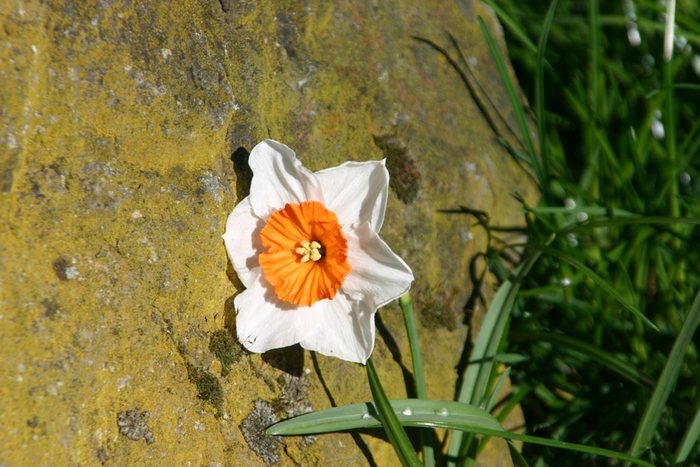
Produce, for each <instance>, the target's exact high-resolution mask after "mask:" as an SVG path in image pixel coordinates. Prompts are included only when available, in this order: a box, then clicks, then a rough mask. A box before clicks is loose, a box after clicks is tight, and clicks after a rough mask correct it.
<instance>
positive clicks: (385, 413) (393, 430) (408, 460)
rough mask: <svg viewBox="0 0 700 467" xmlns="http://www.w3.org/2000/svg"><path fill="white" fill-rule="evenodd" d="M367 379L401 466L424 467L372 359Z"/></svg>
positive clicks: (368, 365) (380, 418) (369, 363)
mask: <svg viewBox="0 0 700 467" xmlns="http://www.w3.org/2000/svg"><path fill="white" fill-rule="evenodd" d="M367 379H368V381H369V388H370V390H371V391H372V397H373V398H374V403H375V405H376V407H377V412H378V414H379V420H380V421H381V424H382V425H383V426H384V431H385V432H386V435H387V437H388V438H389V442H390V443H391V445H392V446H393V447H394V450H395V451H396V455H397V456H398V458H399V460H400V461H401V465H403V466H412V467H418V466H420V465H422V464H421V462H420V460H419V459H418V456H417V455H416V453H415V451H414V450H413V445H412V444H411V441H410V440H409V439H408V435H407V434H406V431H405V430H404V429H403V426H401V423H400V422H399V420H398V418H396V413H395V412H394V409H393V408H392V406H391V404H390V403H389V399H388V398H387V397H386V393H385V392H384V388H383V387H382V383H381V382H380V381H379V376H378V375H377V371H376V369H375V368H374V362H372V358H371V357H370V359H369V360H367Z"/></svg>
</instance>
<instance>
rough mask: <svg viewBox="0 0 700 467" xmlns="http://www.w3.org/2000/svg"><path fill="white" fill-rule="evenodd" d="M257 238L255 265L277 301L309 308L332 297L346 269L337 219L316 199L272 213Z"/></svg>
mask: <svg viewBox="0 0 700 467" xmlns="http://www.w3.org/2000/svg"><path fill="white" fill-rule="evenodd" d="M260 237H261V240H262V244H263V246H264V247H266V248H267V250H266V251H264V252H263V253H260V255H259V257H258V259H259V261H260V266H261V268H262V271H263V274H264V275H265V278H266V279H267V280H268V281H269V282H270V284H272V286H273V288H274V291H275V295H277V297H278V298H279V299H280V300H284V301H286V302H289V303H292V304H295V305H301V306H309V305H312V304H313V303H316V302H317V301H319V300H322V299H324V298H333V297H334V296H335V294H336V293H337V292H338V290H339V289H340V286H341V285H342V284H343V281H344V280H345V276H347V275H348V273H349V272H350V265H349V264H348V257H347V251H348V242H347V240H346V239H345V237H344V236H343V232H342V230H341V228H340V224H339V223H338V218H337V216H336V215H335V213H333V212H332V211H329V210H328V209H326V207H325V206H324V205H323V204H322V203H319V202H318V201H306V202H304V203H301V204H286V205H285V206H284V208H283V209H280V210H279V211H276V212H273V213H272V215H271V216H270V218H269V219H268V220H267V224H265V227H263V229H262V231H261V232H260Z"/></svg>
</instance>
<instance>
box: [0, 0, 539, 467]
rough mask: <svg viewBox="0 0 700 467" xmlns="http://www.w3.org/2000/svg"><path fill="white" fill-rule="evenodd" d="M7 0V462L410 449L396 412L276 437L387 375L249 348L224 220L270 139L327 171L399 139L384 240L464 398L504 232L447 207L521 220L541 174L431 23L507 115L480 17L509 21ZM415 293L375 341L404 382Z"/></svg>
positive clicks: (436, 358)
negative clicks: (365, 424)
mask: <svg viewBox="0 0 700 467" xmlns="http://www.w3.org/2000/svg"><path fill="white" fill-rule="evenodd" d="M0 9H1V10H2V16H0V18H2V19H0V21H1V26H2V27H0V82H2V87H0V342H2V343H3V345H2V349H1V350H0V375H1V376H2V384H0V420H1V421H2V425H3V429H2V434H1V435H0V465H8V466H20V465H78V464H79V465H94V464H97V463H103V464H108V465H139V464H158V463H166V462H167V463H168V464H171V465H186V464H195V465H224V464H225V465H255V464H263V463H268V464H274V463H277V462H279V463H282V464H291V463H300V464H325V465H329V464H330V462H331V461H332V463H333V464H335V465H342V464H345V463H347V464H358V463H360V464H361V463H366V462H367V458H366V456H367V455H368V453H371V454H370V455H371V456H372V457H373V458H374V460H375V461H376V462H378V463H380V464H386V463H393V462H395V458H394V457H393V453H392V450H391V447H390V446H389V445H388V444H387V443H385V442H384V441H382V440H381V438H380V437H379V435H380V432H379V431H376V432H374V433H372V434H369V435H366V434H365V435H362V436H361V437H360V436H359V435H355V436H351V435H350V434H336V435H324V436H319V437H306V438H302V437H298V438H286V439H279V440H278V439H274V438H267V437H265V436H263V435H261V430H262V429H263V428H264V427H265V426H267V425H269V424H270V423H271V422H273V421H274V420H277V419H279V418H286V417H287V416H291V415H296V414H300V413H303V412H305V411H308V410H310V409H312V408H313V409H322V408H326V407H329V406H330V405H331V404H333V403H335V404H345V403H350V402H358V401H364V400H369V399H370V393H369V390H368V387H367V384H366V382H365V381H366V379H365V377H364V369H363V367H361V366H359V365H354V364H349V363H346V362H342V361H339V360H335V359H329V358H326V357H323V356H314V355H311V354H309V353H308V352H303V351H302V350H301V349H300V348H298V347H294V348H290V349H283V350H279V351H275V352H270V353H268V354H266V355H262V356H260V355H252V354H249V353H247V352H246V351H244V350H243V349H242V348H241V347H240V345H239V344H238V342H237V341H236V340H235V338H234V337H232V336H234V335H235V333H232V332H233V325H234V324H233V323H234V321H235V319H234V316H233V314H234V312H233V310H232V309H231V302H232V300H231V299H232V297H233V296H234V294H235V293H236V292H237V291H238V290H240V284H239V283H238V282H237V280H236V278H235V277H234V275H233V274H232V273H231V269H230V265H229V266H228V267H227V259H226V255H225V252H224V248H223V244H222V241H221V234H222V233H223V230H224V224H225V220H226V217H227V215H228V213H229V212H230V210H231V209H232V208H233V206H234V205H235V203H236V202H237V201H238V200H240V199H241V198H242V197H244V196H245V195H246V190H247V187H248V184H249V176H250V174H249V171H248V169H247V166H246V161H245V158H246V151H247V150H250V149H251V147H252V146H253V145H254V144H255V143H256V142H257V141H259V140H261V139H263V138H267V137H272V138H274V139H277V140H280V141H282V142H284V143H286V144H288V145H290V146H291V147H292V148H294V149H295V150H296V151H297V153H298V154H299V156H300V158H301V160H302V161H303V163H304V164H305V165H306V166H308V167H309V168H311V169H314V170H317V169H321V168H324V167H328V166H331V165H336V164H339V163H341V162H343V161H346V160H349V159H354V160H366V159H379V158H383V157H386V158H387V165H388V167H389V170H390V172H391V175H392V177H393V178H392V185H391V188H392V191H391V194H390V200H389V207H388V214H387V218H386V220H385V224H384V225H385V227H384V230H383V232H382V234H383V236H384V238H385V239H386V240H387V242H388V243H389V244H390V245H391V246H392V247H393V249H394V250H395V251H396V252H397V253H399V254H400V255H401V256H403V257H404V258H405V259H406V260H407V262H408V263H409V264H410V265H411V266H412V267H413V269H414V272H415V275H416V284H415V287H414V297H415V299H416V304H417V312H418V314H419V318H420V319H419V324H420V329H419V332H420V338H421V344H422V349H423V355H424V358H425V360H426V367H427V368H426V371H427V377H428V391H429V395H430V396H431V397H432V398H435V399H440V398H442V399H452V398H453V396H454V392H455V379H456V373H455V366H456V365H457V362H458V360H459V356H460V353H461V351H462V346H463V343H464V341H465V338H466V336H467V327H466V326H465V324H464V322H465V316H464V306H465V303H466V302H467V298H468V296H469V294H470V293H471V291H472V290H471V289H472V282H471V277H470V275H469V263H470V261H471V259H472V258H473V257H474V255H475V254H477V253H478V252H479V251H483V250H484V247H485V236H484V234H483V232H482V231H481V230H479V229H478V228H476V229H472V227H473V225H472V224H473V218H470V217H468V216H464V215H450V214H445V213H443V212H441V211H440V210H443V209H450V208H455V207H457V206H459V205H465V206H469V207H471V208H475V209H479V210H483V211H486V212H488V213H489V215H490V217H491V220H492V222H493V223H494V224H508V225H511V224H515V223H518V222H519V221H520V219H521V216H520V214H519V206H518V204H517V203H516V202H515V201H514V200H513V199H512V198H511V197H509V196H508V193H509V192H511V191H518V192H519V193H520V194H521V195H522V196H524V197H525V198H527V199H529V200H533V199H534V198H535V197H536V193H535V188H534V185H533V183H532V181H531V178H530V177H529V175H528V174H527V173H526V172H525V171H524V170H523V169H522V168H521V167H519V166H518V165H517V164H516V163H515V162H514V161H513V160H512V159H511V158H510V156H509V155H508V154H507V153H506V152H505V151H504V150H503V149H502V148H501V147H500V145H499V144H498V143H497V141H496V138H495V135H494V133H493V131H492V130H491V129H490V127H489V125H488V124H487V121H486V119H485V118H484V115H483V114H482V113H481V112H480V110H479V109H478V107H477V105H476V104H475V102H474V100H473V99H472V97H471V96H470V94H469V93H468V92H467V90H466V88H465V87H464V85H463V83H462V82H461V81H460V80H459V78H458V77H457V75H456V74H455V72H454V70H452V69H451V67H450V65H449V64H448V63H447V61H446V60H445V59H444V57H442V56H441V55H440V54H439V53H438V52H437V51H436V50H435V49H434V48H432V47H430V46H428V45H426V44H425V43H423V42H420V41H417V40H415V39H413V38H412V37H411V36H413V35H416V36H421V37H424V38H428V39H432V40H435V41H436V42H438V43H440V44H448V43H449V42H448V40H447V37H446V35H445V31H449V32H450V33H452V34H453V35H454V36H455V37H456V38H457V40H458V42H459V44H460V45H461V48H462V50H463V51H464V54H465V56H466V57H467V60H468V61H469V62H470V63H471V64H472V68H473V70H474V72H475V74H476V77H477V79H478V81H479V82H480V83H481V85H482V86H483V92H484V93H486V94H487V95H488V96H489V97H490V99H491V101H492V104H491V105H493V106H495V107H496V108H498V109H499V110H500V111H501V112H502V113H504V115H505V117H506V119H509V118H510V116H509V111H508V110H505V109H508V108H509V107H508V105H507V98H506V96H505V93H504V91H503V89H502V86H501V84H500V81H499V79H498V74H497V72H496V69H495V67H494V65H493V63H492V61H491V59H490V57H489V53H488V50H487V48H486V46H485V43H484V40H483V38H482V36H481V33H480V31H479V28H478V26H477V23H476V19H475V18H476V17H477V16H478V15H481V16H484V18H485V19H486V21H487V23H488V24H489V25H490V27H491V29H492V31H494V32H497V31H498V25H497V24H496V23H495V20H494V17H493V15H492V14H491V13H490V12H489V11H488V10H487V9H486V8H484V7H483V6H482V5H481V4H480V3H478V2H471V1H467V0H464V1H462V2H454V3H453V2H442V1H439V0H432V1H417V0H393V1H382V2H373V1H369V0H366V1H350V0H347V1H340V2H322V1H314V2H301V1H294V2H293V1H233V0H220V1H219V2H216V1H204V0H200V1H197V0H182V1H176V2H134V1H129V0H102V1H99V2H98V1H87V2H84V1H73V2H69V1H64V2H62V1H55V2H38V1H16V2H12V1H10V2H9V3H8V1H7V0H0ZM453 54H454V51H453ZM455 56H456V55H455ZM493 108H494V107H491V110H493ZM494 115H495V114H494ZM477 264H481V263H479V262H478V261H477ZM484 292H485V294H486V295H488V294H489V290H485V291H484ZM397 310H398V309H397V307H396V305H392V306H389V307H387V308H386V309H385V310H383V311H381V312H380V313H379V316H380V317H381V322H382V323H381V324H382V325H380V327H379V329H380V332H379V336H378V341H377V348H376V351H375V357H374V358H375V360H376V363H377V366H378V370H379V372H380V375H381V377H382V379H383V381H384V383H385V385H386V387H387V389H388V392H389V394H390V396H391V397H396V398H400V397H405V396H406V381H405V378H404V375H405V374H406V373H405V372H406V369H407V368H410V356H409V354H408V352H407V340H406V337H405V332H404V330H403V325H402V320H401V317H400V313H398V311H397ZM506 457H507V455H506Z"/></svg>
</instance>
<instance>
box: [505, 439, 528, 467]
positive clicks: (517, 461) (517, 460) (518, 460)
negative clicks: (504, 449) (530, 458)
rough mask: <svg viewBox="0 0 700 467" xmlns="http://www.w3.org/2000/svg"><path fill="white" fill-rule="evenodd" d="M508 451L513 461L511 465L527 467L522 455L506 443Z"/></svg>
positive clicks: (510, 444) (511, 444)
mask: <svg viewBox="0 0 700 467" xmlns="http://www.w3.org/2000/svg"><path fill="white" fill-rule="evenodd" d="M508 451H509V452H510V458H511V459H512V460H513V465H514V466H515V467H529V465H528V463H527V461H526V460H525V458H524V457H523V455H522V454H520V451H518V448H516V447H515V446H513V443H511V442H508Z"/></svg>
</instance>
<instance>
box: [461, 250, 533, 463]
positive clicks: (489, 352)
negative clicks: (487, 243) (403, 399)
mask: <svg viewBox="0 0 700 467" xmlns="http://www.w3.org/2000/svg"><path fill="white" fill-rule="evenodd" d="M540 254H541V253H540V252H535V253H534V254H532V255H530V256H529V257H528V258H527V259H526V260H525V261H524V262H523V263H522V264H521V265H520V266H519V267H518V268H517V269H516V271H515V273H514V278H513V279H508V280H506V281H505V282H503V284H502V285H501V286H500V287H499V289H498V292H496V295H495V296H494V297H493V300H492V301H491V305H490V306H489V310H488V312H487V313H486V316H485V317H484V322H483V323H482V324H481V329H480V330H479V335H478V336H477V338H476V342H475V343H474V348H473V349H472V353H471V356H470V360H471V361H472V362H474V363H472V364H470V365H468V366H467V369H466V371H465V372H464V375H463V378H462V386H461V387H460V390H459V394H458V397H457V400H458V401H460V402H464V403H468V404H472V405H477V406H478V405H481V404H482V402H483V401H484V399H485V397H486V391H487V388H488V386H489V382H490V378H491V374H492V368H493V365H494V361H493V360H494V357H495V356H496V355H497V354H498V347H499V345H500V343H501V341H502V339H503V335H504V332H505V330H506V323H507V322H508V320H509V319H510V313H511V310H512V308H513V303H514V301H515V296H516V294H517V293H518V290H519V288H520V282H521V280H522V278H523V277H524V276H525V275H526V274H527V273H528V272H529V270H530V269H531V268H532V266H533V265H534V264H535V262H536V261H537V259H538V258H539V257H540ZM463 440H464V437H463V436H462V435H461V434H458V433H454V434H453V435H452V437H451V439H450V444H449V448H448V451H447V452H448V455H449V456H450V457H451V458H452V459H458V458H459V457H460V455H461V454H463V453H464V452H465V449H466V446H464V445H463Z"/></svg>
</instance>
